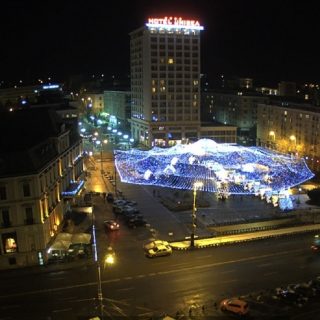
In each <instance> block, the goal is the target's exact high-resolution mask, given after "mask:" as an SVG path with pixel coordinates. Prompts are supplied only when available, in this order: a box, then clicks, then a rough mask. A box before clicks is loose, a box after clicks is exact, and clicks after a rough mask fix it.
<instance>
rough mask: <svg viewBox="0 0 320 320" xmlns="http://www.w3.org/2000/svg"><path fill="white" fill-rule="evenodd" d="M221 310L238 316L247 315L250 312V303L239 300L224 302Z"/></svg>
mask: <svg viewBox="0 0 320 320" xmlns="http://www.w3.org/2000/svg"><path fill="white" fill-rule="evenodd" d="M220 309H221V311H229V312H232V313H234V314H238V315H246V314H247V313H248V312H249V306H248V303H247V302H246V301H244V300H241V299H238V298H231V299H224V300H222V301H221V303H220Z"/></svg>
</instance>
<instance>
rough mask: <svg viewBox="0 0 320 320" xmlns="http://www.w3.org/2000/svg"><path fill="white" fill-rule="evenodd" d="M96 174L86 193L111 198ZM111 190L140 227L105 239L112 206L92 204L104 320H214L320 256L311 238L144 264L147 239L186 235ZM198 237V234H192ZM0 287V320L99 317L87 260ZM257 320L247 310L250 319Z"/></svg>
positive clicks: (158, 211)
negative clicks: (111, 254) (164, 317)
mask: <svg viewBox="0 0 320 320" xmlns="http://www.w3.org/2000/svg"><path fill="white" fill-rule="evenodd" d="M97 167H98V168H97V169H96V170H91V178H90V179H89V180H88V181H87V182H88V183H87V190H93V191H99V192H102V191H106V192H108V191H113V189H112V187H113V186H112V185H111V184H110V182H109V181H107V180H106V179H101V174H100V172H99V169H100V168H99V164H98V165H97ZM103 169H104V171H109V172H112V170H113V163H112V161H105V162H104V163H103ZM117 185H118V187H119V189H121V190H122V191H123V193H124V194H125V195H126V196H128V195H129V199H132V200H137V201H138V207H139V209H140V210H141V212H142V213H143V215H144V216H145V217H146V219H147V221H148V226H147V227H138V228H135V229H129V228H127V227H126V226H125V225H123V224H121V221H120V230H119V231H115V232H109V233H106V232H105V230H104V228H103V221H104V220H106V219H111V218H115V216H114V214H113V212H112V205H111V204H110V203H107V202H105V201H104V199H103V198H102V197H101V196H95V197H93V202H94V215H95V225H96V229H97V249H98V255H99V258H100V261H101V269H102V274H101V280H102V281H101V286H102V293H103V304H104V313H105V315H109V316H112V317H123V318H132V317H139V318H140V319H148V318H150V317H152V316H155V315H158V314H161V313H169V314H171V315H175V314H176V313H177V312H180V313H183V314H185V315H189V316H190V312H191V315H192V313H194V314H195V315H197V316H205V315H208V316H217V317H218V316H222V315H223V314H222V313H221V311H220V310H216V308H215V303H216V304H218V303H219V302H220V301H221V300H222V299H223V298H226V297H232V296H240V295H248V294H249V295H250V294H252V293H256V292H260V291H263V290H273V289H275V288H276V287H280V286H285V285H287V284H289V283H298V282H303V281H308V280H311V279H312V278H314V277H316V276H317V275H318V274H319V268H320V256H319V257H318V256H314V255H313V254H312V253H311V251H310V243H311V241H312V236H313V235H312V234H303V235H295V236H293V235H292V236H290V237H284V238H275V239H268V240H260V241H255V242H247V243H242V244H237V245H226V246H222V247H215V248H206V249H200V250H191V251H174V252H173V254H172V255H171V256H168V257H162V258H155V259H149V258H146V257H145V255H144V252H143V249H142V246H143V244H144V243H145V242H146V241H147V240H148V239H149V238H151V237H166V238H167V239H170V237H174V238H183V237H184V236H187V235H188V234H189V231H190V230H189V229H188V226H187V224H186V223H182V222H181V221H184V220H183V219H178V218H177V215H175V214H172V213H171V212H170V211H169V210H167V209H166V208H164V207H163V206H162V205H161V203H160V202H159V200H158V199H157V198H155V197H154V196H153V194H152V192H150V189H148V188H144V187H143V186H132V185H131V186H128V185H124V184H121V183H120V182H119V181H118V182H117ZM255 205H256V206H258V205H260V203H259V202H257V203H256V204H255ZM232 210H234V209H232ZM198 232H200V233H201V232H204V231H203V230H200V228H199V230H198ZM171 234H172V235H171ZM109 246H112V248H113V249H114V251H115V252H116V261H115V264H114V265H112V266H104V265H103V263H102V261H103V258H104V254H105V253H106V251H107V247H109ZM0 279H1V280H0V281H1V288H2V290H1V294H0V319H1V320H2V319H46V320H48V319H50V320H55V319H57V320H60V319H61V320H63V319H68V320H71V319H88V318H89V317H92V316H94V315H98V314H99V309H98V301H97V299H96V298H97V290H98V285H97V268H96V265H95V264H94V263H93V261H92V259H91V260H89V261H79V263H75V265H74V266H73V267H72V268H70V269H69V268H68V264H65V265H63V264H62V265H60V266H59V268H56V269H54V267H52V268H51V267H47V268H46V267H38V268H34V269H31V270H29V271H27V270H13V271H10V272H2V273H0ZM264 312H266V311H264ZM268 312H269V313H270V312H271V314H272V311H268ZM295 313H296V312H295ZM261 315H264V314H263V313H259V312H258V311H257V310H252V316H253V317H254V316H256V317H257V318H259V316H261ZM231 318H232V317H231Z"/></svg>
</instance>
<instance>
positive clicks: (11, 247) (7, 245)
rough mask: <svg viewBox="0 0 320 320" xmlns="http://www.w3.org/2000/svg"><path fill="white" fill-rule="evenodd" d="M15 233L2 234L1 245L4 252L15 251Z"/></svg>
mask: <svg viewBox="0 0 320 320" xmlns="http://www.w3.org/2000/svg"><path fill="white" fill-rule="evenodd" d="M16 238H17V235H16V233H7V234H3V235H2V241H3V245H4V246H3V247H4V252H5V253H11V252H17V242H16Z"/></svg>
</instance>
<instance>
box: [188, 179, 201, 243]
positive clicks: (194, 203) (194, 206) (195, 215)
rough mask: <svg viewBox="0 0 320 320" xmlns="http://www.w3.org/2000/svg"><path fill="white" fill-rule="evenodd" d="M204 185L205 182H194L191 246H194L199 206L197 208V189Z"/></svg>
mask: <svg viewBox="0 0 320 320" xmlns="http://www.w3.org/2000/svg"><path fill="white" fill-rule="evenodd" d="M202 187H203V182H201V181H196V182H195V183H194V184H193V205H192V233H191V237H190V247H191V248H194V235H195V231H196V227H197V225H196V218H197V208H196V196H197V190H199V189H200V188H202Z"/></svg>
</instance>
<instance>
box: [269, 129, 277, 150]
mask: <svg viewBox="0 0 320 320" xmlns="http://www.w3.org/2000/svg"><path fill="white" fill-rule="evenodd" d="M269 136H270V137H272V140H273V144H274V148H275V141H276V133H275V132H274V131H273V130H272V131H270V132H269Z"/></svg>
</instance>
